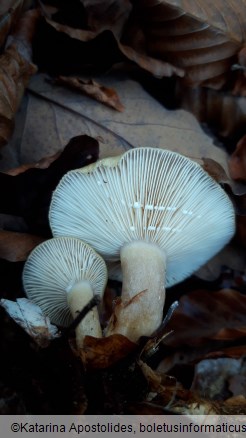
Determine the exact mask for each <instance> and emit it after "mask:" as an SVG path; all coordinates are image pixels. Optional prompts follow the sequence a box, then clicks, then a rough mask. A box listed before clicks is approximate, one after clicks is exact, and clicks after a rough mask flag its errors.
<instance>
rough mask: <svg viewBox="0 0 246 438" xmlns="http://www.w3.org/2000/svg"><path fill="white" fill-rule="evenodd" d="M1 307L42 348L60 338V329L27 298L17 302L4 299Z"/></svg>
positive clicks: (0, 302) (0, 303) (19, 299)
mask: <svg viewBox="0 0 246 438" xmlns="http://www.w3.org/2000/svg"><path fill="white" fill-rule="evenodd" d="M0 305H1V306H2V307H3V308H4V309H5V310H6V312H7V313H8V314H9V315H10V316H11V318H13V319H14V321H15V322H16V323H17V324H19V325H20V326H21V327H22V328H23V329H24V330H25V331H26V332H27V333H28V335H29V336H31V337H32V338H33V339H34V340H35V342H36V343H37V344H38V345H39V346H40V347H47V346H48V344H49V343H50V341H51V340H52V339H55V338H57V337H59V336H60V335H59V333H58V329H57V327H56V326H54V325H53V324H51V323H50V320H49V318H48V317H46V316H44V315H43V313H42V311H41V309H40V307H39V306H37V305H36V304H34V303H32V302H31V301H29V300H28V299H26V298H18V299H17V300H16V302H15V301H10V300H6V299H2V300H1V301H0Z"/></svg>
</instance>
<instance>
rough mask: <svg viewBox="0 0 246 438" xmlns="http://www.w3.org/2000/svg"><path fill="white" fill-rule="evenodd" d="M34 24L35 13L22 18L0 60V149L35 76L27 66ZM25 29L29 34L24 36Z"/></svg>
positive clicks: (31, 66)
mask: <svg viewBox="0 0 246 438" xmlns="http://www.w3.org/2000/svg"><path fill="white" fill-rule="evenodd" d="M36 20H37V14H36V11H35V14H31V15H30V14H29V15H28V17H26V16H25V19H24V18H23V20H21V25H20V26H19V27H18V28H17V30H16V33H15V34H14V35H12V37H11V40H9V45H8V47H7V48H6V50H5V51H4V52H3V54H2V55H1V56H0V146H3V145H5V144H6V143H7V142H8V140H9V138H10V136H11V134H12V132H13V129H14V117H15V113H16V111H17V109H18V107H19V104H20V101H21V99H22V96H23V93H24V90H25V88H26V86H27V83H28V81H29V79H30V77H31V76H32V75H33V74H34V73H35V72H36V67H35V66H34V65H33V64H32V63H31V62H30V53H31V50H30V40H31V38H32V35H33V32H34V28H35V25H36ZM30 23H31V24H30ZM28 25H30V27H31V32H30V33H26V29H27V28H28V29H29V26H28ZM23 47H24V48H25V50H24V49H23Z"/></svg>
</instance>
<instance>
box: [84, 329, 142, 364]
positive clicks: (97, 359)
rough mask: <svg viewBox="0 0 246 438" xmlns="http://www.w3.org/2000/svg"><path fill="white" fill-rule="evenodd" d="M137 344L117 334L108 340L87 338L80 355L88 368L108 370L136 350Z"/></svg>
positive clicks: (107, 338)
mask: <svg viewBox="0 0 246 438" xmlns="http://www.w3.org/2000/svg"><path fill="white" fill-rule="evenodd" d="M136 347H137V345H136V344H134V343H133V342H131V341H129V339H127V338H126V337H125V336H122V335H119V334H115V335H112V336H108V337H106V338H94V337H92V336H86V337H85V339H84V343H83V348H82V349H81V350H80V351H79V355H80V357H81V359H82V361H83V363H84V364H85V365H86V366H87V367H88V368H108V367H111V366H113V365H114V364H115V363H116V362H118V361H120V360H121V359H123V358H124V357H126V356H127V355H128V354H129V353H130V352H132V351H133V350H135V349H136Z"/></svg>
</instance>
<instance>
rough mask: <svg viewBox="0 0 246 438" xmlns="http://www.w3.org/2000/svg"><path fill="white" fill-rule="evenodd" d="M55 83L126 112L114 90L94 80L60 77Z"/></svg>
mask: <svg viewBox="0 0 246 438" xmlns="http://www.w3.org/2000/svg"><path fill="white" fill-rule="evenodd" d="M55 83H57V84H59V85H65V86H67V87H69V88H72V89H74V90H77V91H81V92H82V93H85V94H86V95H87V96H90V97H92V98H94V99H96V100H97V101H99V102H101V103H104V104H105V105H108V106H110V107H111V108H114V109H116V110H117V111H120V112H121V111H124V106H123V105H122V103H121V102H120V99H119V96H118V94H117V93H116V91H115V90H114V89H113V88H109V87H105V86H104V85H102V84H99V83H98V82H96V81H94V80H93V79H89V80H85V79H82V78H79V77H66V76H58V78H56V79H55Z"/></svg>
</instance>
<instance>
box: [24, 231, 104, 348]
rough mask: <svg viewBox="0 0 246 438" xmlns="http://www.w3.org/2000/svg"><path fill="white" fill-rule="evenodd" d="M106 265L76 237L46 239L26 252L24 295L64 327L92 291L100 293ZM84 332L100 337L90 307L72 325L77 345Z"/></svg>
mask: <svg viewBox="0 0 246 438" xmlns="http://www.w3.org/2000/svg"><path fill="white" fill-rule="evenodd" d="M106 282H107V268H106V265H105V262H104V260H103V259H102V257H101V256H100V255H99V254H97V253H96V252H95V251H94V249H93V248H91V247H90V246H89V245H87V244H85V243H84V242H82V241H80V240H79V239H76V238H70V237H58V238H53V239H49V240H46V241H45V242H43V243H41V244H40V245H38V246H37V247H36V248H35V249H34V250H33V251H32V252H31V254H30V255H29V257H28V259H27V261H26V263H25V266H24V270H23V285H24V289H25V292H26V294H27V296H28V298H29V299H30V300H32V301H34V302H35V303H36V304H38V305H39V306H40V307H41V309H42V310H43V313H44V314H45V315H47V316H48V317H49V318H50V320H51V322H53V323H54V324H56V325H58V326H63V327H67V326H68V325H69V324H70V323H71V322H72V321H73V319H74V318H76V316H78V313H79V312H80V311H81V310H82V309H83V308H84V306H85V305H86V304H88V302H89V301H90V300H91V298H92V297H93V296H94V295H99V296H102V295H103V292H104V288H105V286H106ZM86 335H90V336H94V337H101V336H102V330H101V326H100V322H99V315H98V310H97V308H96V307H94V308H93V309H92V310H91V311H90V312H89V313H88V314H87V315H86V316H85V318H84V319H83V320H82V321H81V322H80V323H79V325H78V326H77V328H76V342H77V346H78V347H81V346H82V345H83V340H84V337H85V336H86Z"/></svg>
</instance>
